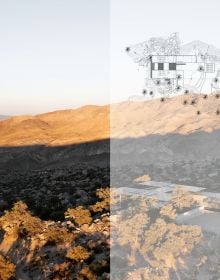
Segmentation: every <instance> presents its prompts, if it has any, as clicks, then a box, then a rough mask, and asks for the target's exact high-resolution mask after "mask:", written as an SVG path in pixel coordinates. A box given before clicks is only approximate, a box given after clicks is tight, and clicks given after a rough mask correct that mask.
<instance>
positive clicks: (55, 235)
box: [44, 225, 75, 244]
mask: <svg viewBox="0 0 220 280" xmlns="http://www.w3.org/2000/svg"><path fill="white" fill-rule="evenodd" d="M44 235H45V238H46V240H47V243H55V244H57V243H64V242H71V241H73V240H74V238H75V235H74V234H72V233H70V232H68V230H67V229H66V228H62V227H59V226H57V225H53V226H50V227H48V228H47V229H46V232H45V233H44Z"/></svg>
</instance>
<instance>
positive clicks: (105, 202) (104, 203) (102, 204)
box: [91, 188, 110, 212]
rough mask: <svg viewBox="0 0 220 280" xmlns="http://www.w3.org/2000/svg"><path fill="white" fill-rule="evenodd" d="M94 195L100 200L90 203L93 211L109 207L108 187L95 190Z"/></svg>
mask: <svg viewBox="0 0 220 280" xmlns="http://www.w3.org/2000/svg"><path fill="white" fill-rule="evenodd" d="M96 195H97V196H98V198H99V199H101V201H98V202H96V203H95V204H94V205H91V209H92V211H93V212H102V211H104V210H105V211H109V209H110V188H101V189H98V190H97V191H96Z"/></svg>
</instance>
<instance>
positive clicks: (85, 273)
mask: <svg viewBox="0 0 220 280" xmlns="http://www.w3.org/2000/svg"><path fill="white" fill-rule="evenodd" d="M84 279H87V280H96V279H97V277H96V275H95V274H93V273H92V271H91V270H90V269H89V267H83V268H82V270H81V271H80V273H79V276H78V278H77V280H84Z"/></svg>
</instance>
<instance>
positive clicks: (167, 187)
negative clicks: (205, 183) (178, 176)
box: [140, 181, 206, 192]
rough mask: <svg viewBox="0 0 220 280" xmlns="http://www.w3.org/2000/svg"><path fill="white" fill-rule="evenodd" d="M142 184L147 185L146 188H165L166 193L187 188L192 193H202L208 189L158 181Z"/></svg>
mask: <svg viewBox="0 0 220 280" xmlns="http://www.w3.org/2000/svg"><path fill="white" fill-rule="evenodd" d="M140 184H141V185H145V186H150V187H157V188H163V189H164V191H165V192H169V191H172V190H173V189H174V188H177V187H180V188H185V189H187V190H188V191H190V192H200V191H202V190H205V189H206V188H203V187H196V186H188V185H181V184H173V183H170V182H157V181H146V182H141V183H140Z"/></svg>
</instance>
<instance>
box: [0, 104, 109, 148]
mask: <svg viewBox="0 0 220 280" xmlns="http://www.w3.org/2000/svg"><path fill="white" fill-rule="evenodd" d="M108 137H109V107H108V106H84V107H81V108H79V109H75V110H63V111H56V112H52V113H46V114H41V115H36V116H15V117H11V118H10V119H7V120H4V121H1V122H0V146H26V145H27V146H28V145H46V146H59V145H69V144H78V143H83V142H89V141H96V140H102V139H106V138H108Z"/></svg>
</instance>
